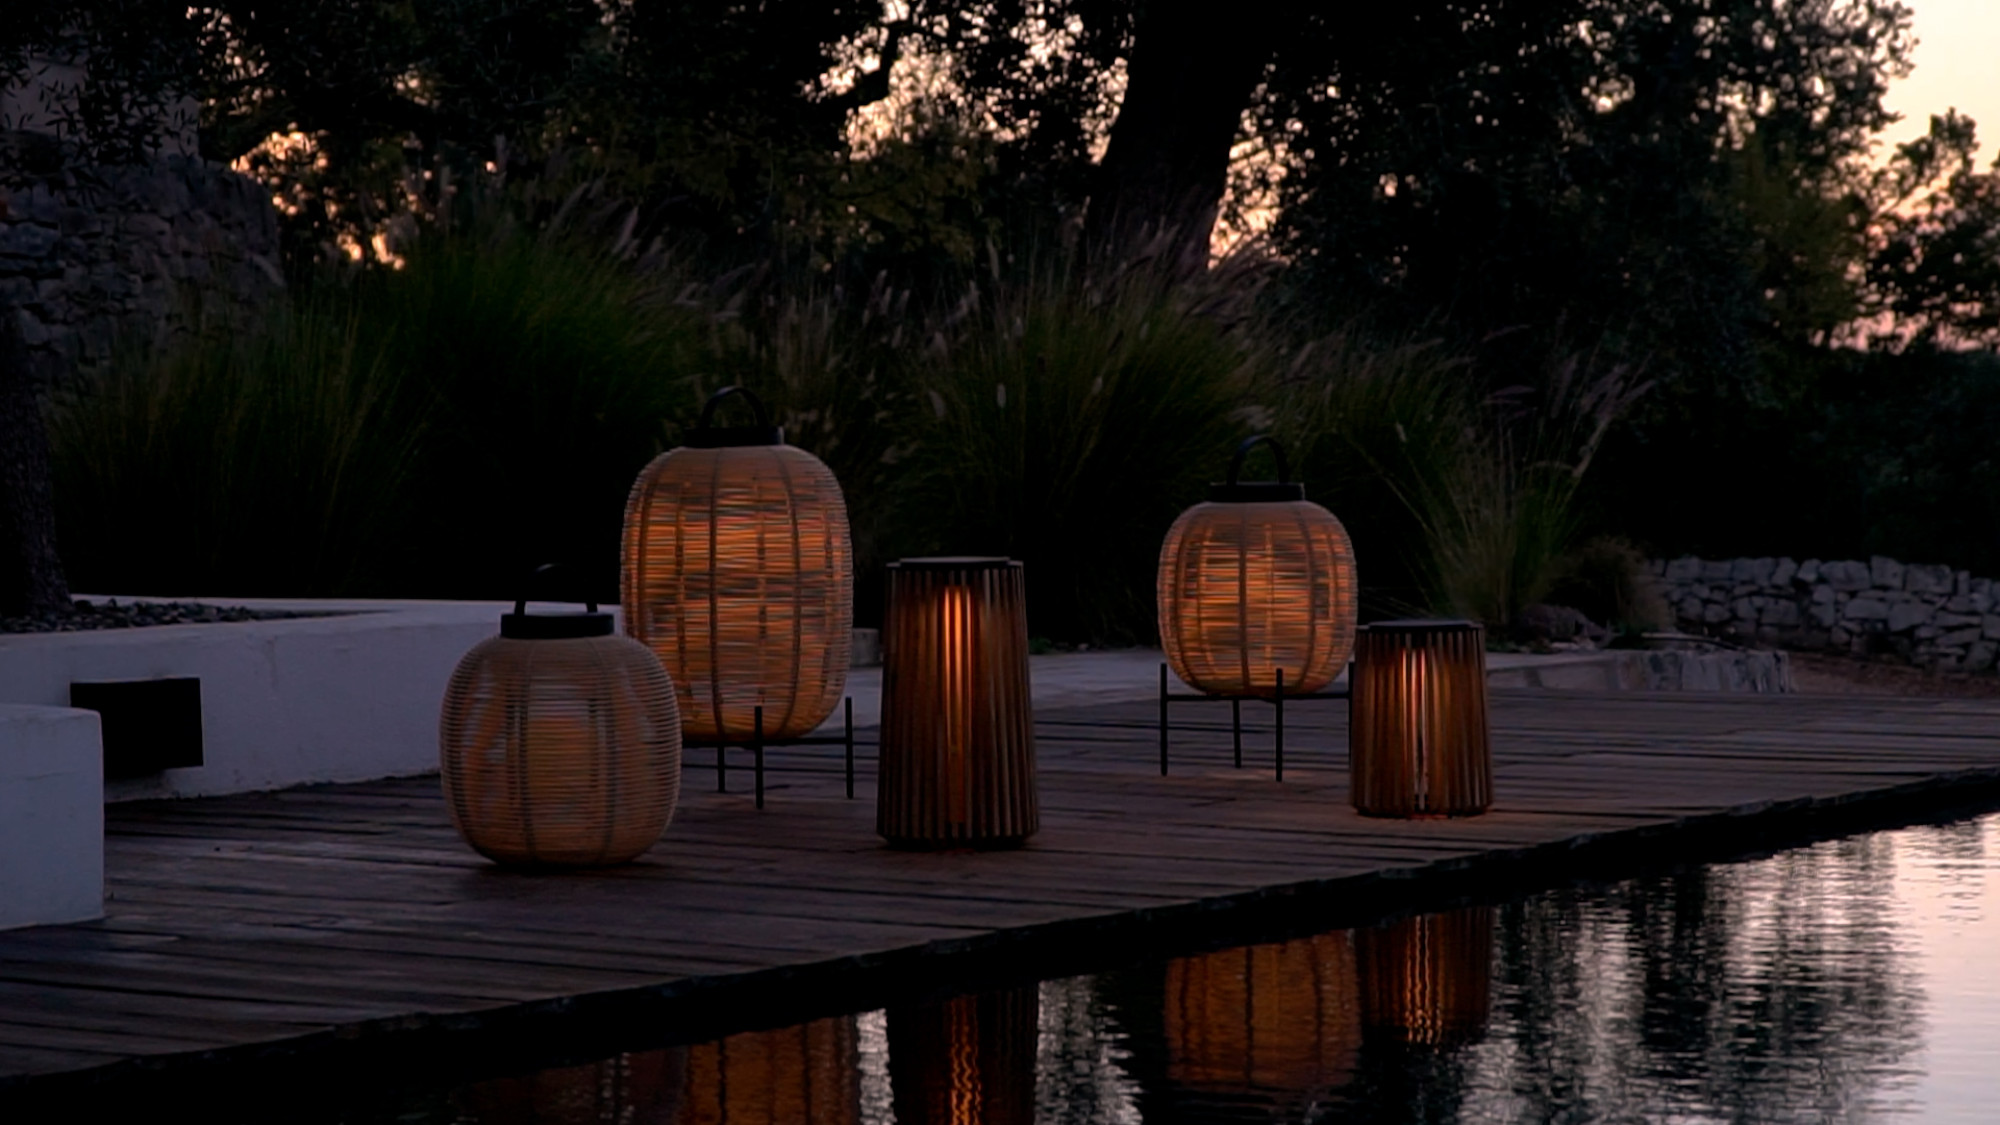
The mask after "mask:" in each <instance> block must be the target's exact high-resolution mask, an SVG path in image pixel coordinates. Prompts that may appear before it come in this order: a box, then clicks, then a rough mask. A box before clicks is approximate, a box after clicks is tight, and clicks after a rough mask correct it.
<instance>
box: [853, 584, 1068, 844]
mask: <svg viewBox="0 0 2000 1125" xmlns="http://www.w3.org/2000/svg"><path fill="white" fill-rule="evenodd" d="M879 784H880V790H879V794H878V799H877V801H876V806H875V808H876V828H877V830H878V831H879V832H881V834H882V835H883V836H884V837H886V838H887V839H888V840H889V842H890V843H891V844H892V845H895V846H898V847H911V848H952V847H961V848H963V847H972V848H990V847H1010V846H1014V845H1017V844H1020V843H1021V842H1023V841H1024V840H1026V839H1027V838H1028V837H1029V836H1031V835H1033V834H1034V832H1035V829H1036V827H1037V826H1038V824H1039V820H1038V816H1039V813H1038V806H1037V803H1036V793H1035V724H1034V715H1033V712H1032V711H1031V709H1030V706H1029V699H1028V619H1027V589H1026V585H1025V583H1024V581H1023V579H1022V575H1021V564H1020V563H1018V562H1013V561H1010V560H1008V559H987V558H936V559H904V560H903V561H901V562H897V563H891V564H890V565H889V604H888V611H887V614H886V620H885V621H884V623H883V629H882V759H881V768H880V771H879Z"/></svg>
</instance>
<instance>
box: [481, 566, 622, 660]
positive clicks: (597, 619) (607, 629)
mask: <svg viewBox="0 0 2000 1125" xmlns="http://www.w3.org/2000/svg"><path fill="white" fill-rule="evenodd" d="M557 569H559V568H558V567H557V566H556V565H555V564H553V563H544V564H543V565H541V566H538V567H536V568H535V571H534V573H533V574H530V575H529V576H528V585H529V586H531V587H532V586H533V585H534V584H535V580H536V579H538V578H541V577H542V576H543V575H545V574H547V573H549V572H550V571H552V570H557ZM584 606H585V611H584V612H583V613H529V612H528V599H527V597H526V596H525V595H524V596H522V597H519V598H516V599H514V612H512V613H503V614H501V615H500V635H501V636H503V637H506V638H507V639H509V640H516V641H573V640H576V639H578V638H581V637H608V636H610V635H611V632H612V627H613V626H612V621H611V615H610V614H608V613H599V612H598V610H597V599H595V598H590V599H586V600H585V602H584Z"/></svg>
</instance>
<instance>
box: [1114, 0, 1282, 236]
mask: <svg viewBox="0 0 2000 1125" xmlns="http://www.w3.org/2000/svg"><path fill="white" fill-rule="evenodd" d="M1295 10H1296V9H1294V7H1293V6H1292V5H1290V4H1271V3H1267V2H1261V0H1253V2H1251V3H1248V4H1243V5H1238V6H1237V7H1236V8H1235V9H1233V10H1232V11H1231V12H1229V13H1228V15H1227V16H1226V17H1224V18H1220V19H1218V18H1217V13H1216V11H1215V8H1214V6H1213V5H1211V4H1204V3H1196V2H1194V0H1150V2H1148V3H1145V4H1142V5H1140V9H1139V15H1138V19H1137V22H1136V24H1135V26H1134V31H1133V39H1134V42H1133V46H1132V53H1131V54H1132V58H1131V65H1130V72H1129V79H1128V81H1127V85H1126V90H1125V98H1124V101H1123V102H1122V104H1121V105H1120V106H1119V109H1118V118H1117V121H1116V122H1115V123H1114V124H1113V125H1112V126H1111V137H1110V144H1109V146H1108V147H1107V148H1106V150H1105V153H1104V161H1103V164H1102V166H1101V168H1100V169H1099V171H1098V175H1097V185H1096V190H1095V191H1093V192H1092V193H1091V199H1090V226H1091V230H1092V242H1093V243H1094V244H1098V245H1105V244H1110V245H1113V246H1117V245H1119V244H1130V243H1134V242H1141V243H1143V242H1145V241H1148V240H1150V238H1152V237H1164V238H1165V239H1166V240H1167V241H1168V243H1169V244H1170V245H1171V246H1172V247H1173V249H1172V251H1171V253H1172V256H1173V257H1174V258H1175V259H1177V260H1179V261H1181V262H1183V263H1185V264H1188V265H1192V266H1194V267H1197V268H1198V267H1200V266H1204V265H1206V264H1207V260H1208V248H1209V237H1210V233H1211V232H1212V231H1213V229H1214V227H1215V218H1216V211H1217V209H1218V207H1219V206H1220V204H1221V202H1222V194H1223V190H1224V188H1225V187H1226V186H1227V181H1228V174H1229V154H1230V148H1231V147H1232V146H1233V145H1234V144H1235V142H1236V139H1237V136H1238V133H1239V132H1240V130H1241V126H1242V118H1243V111H1244V110H1245V109H1246V108H1248V107H1249V105H1250V95H1251V93H1252V91H1253V90H1255V89H1256V86H1257V83H1258V81H1259V80H1260V79H1262V78H1263V76H1264V70H1265V67H1266V65H1267V64H1268V63H1269V62H1270V59H1271V56H1272V53H1273V50H1274V49H1275V48H1276V46H1277V44H1278V43H1279V42H1280V41H1281V39H1282V37H1283V35H1284V33H1285V31H1286V29H1287V28H1288V27H1289V26H1290V25H1291V23H1292V21H1291V20H1290V19H1289V18H1282V14H1283V13H1290V12H1293V11H1295Z"/></svg>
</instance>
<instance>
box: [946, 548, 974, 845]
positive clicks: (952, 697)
mask: <svg viewBox="0 0 2000 1125" xmlns="http://www.w3.org/2000/svg"><path fill="white" fill-rule="evenodd" d="M943 601H944V607H943V609H942V611H941V612H940V615H939V616H940V619H941V623H942V624H943V626H944V652H943V655H944V700H943V702H944V728H945V735H944V756H945V785H946V788H947V789H948V790H949V791H950V794H951V797H950V802H949V808H950V810H951V819H952V822H953V823H954V824H964V823H965V822H967V821H969V820H971V819H972V809H971V796H970V793H969V792H968V790H967V787H966V773H965V755H966V751H967V748H968V747H970V746H971V745H972V706H973V697H972V662H973V651H972V591H971V590H969V589H967V588H966V587H964V586H947V587H945V589H944V599H943Z"/></svg>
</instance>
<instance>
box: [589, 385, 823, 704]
mask: <svg viewBox="0 0 2000 1125" xmlns="http://www.w3.org/2000/svg"><path fill="white" fill-rule="evenodd" d="M732 396H740V397H742V398H743V399H744V400H745V401H746V402H748V403H749V404H750V405H751V406H752V407H753V408H754V409H755V412H756V416H757V422H756V424H755V425H752V426H730V427H722V426H716V425H714V418H715V412H716V408H717V407H718V406H720V405H721V404H722V403H723V402H725V401H726V400H727V399H729V398H730V397H732ZM622 563H623V565H622V567H621V583H620V586H621V593H622V597H623V599H624V604H625V631H626V632H627V633H629V634H631V635H632V636H633V637H634V638H636V639H637V640H639V641H640V642H642V643H644V644H645V645H646V647H648V648H650V649H652V650H653V652H654V653H655V654H656V655H658V656H659V658H660V662H661V663H662V664H664V665H666V668H667V672H668V673H669V674H670V675H671V676H672V677H673V680H674V685H675V687H676V688H677V689H678V690H679V692H680V702H681V722H682V724H683V725H684V727H685V729H686V731H687V735H688V737H689V738H690V739H693V740H696V741H726V742H744V741H748V740H749V739H750V738H751V737H752V736H753V735H755V734H756V733H757V732H756V730H755V712H756V709H757V708H758V707H760V706H761V707H762V708H763V709H764V730H763V732H762V733H763V737H764V738H765V739H767V740H782V739H787V738H797V737H800V736H801V735H804V734H807V733H809V732H811V731H812V729H813V728H814V727H817V726H819V724H820V723H821V722H823V721H824V720H825V719H826V717H827V716H828V715H830V714H832V713H833V709H834V706H835V705H836V704H837V703H839V702H840V697H841V693H842V692H843V691H844V690H845V689H846V687H847V663H848V651H849V647H850V645H851V644H852V643H853V629H854V561H853V547H852V545H851V544H850V542H849V539H848V528H847V504H846V501H845V500H843V499H842V497H841V492H840V484H839V482H838V481H836V480H834V478H833V472H832V471H831V470H829V469H828V468H827V467H826V465H825V464H823V463H822V462H821V461H820V460H819V458H817V457H814V456H813V455H812V454H810V453H807V452H806V451H805V450H803V449H799V448H797V447H795V446H790V445H786V444H785V432H784V430H783V429H781V428H780V427H777V426H773V425H771V423H770V417H769V415H768V414H767V413H766V412H765V410H764V406H763V404H762V403H761V402H759V401H758V400H757V398H756V396H754V395H752V394H751V393H750V392H749V391H746V390H744V389H743V388H741V387H728V388H725V389H724V390H721V391H718V392H717V393H716V394H715V395H714V396H713V397H712V398H710V399H709V400H708V404H707V405H706V406H705V407H703V408H702V412H701V420H700V422H699V423H698V424H697V425H696V427H695V428H694V430H693V431H691V432H690V433H689V434H688V437H687V444H686V445H683V446H681V447H679V448H676V449H670V450H668V451H667V452H665V453H663V454H661V455H660V456H658V457H656V458H654V459H653V463H652V464H650V465H647V466H646V469H645V471H644V472H642V473H640V474H639V479H638V480H637V482H635V483H634V484H633V485H632V495H631V498H630V499H629V500H628V501H627V502H626V505H625V535H624V548H623V558H622Z"/></svg>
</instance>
